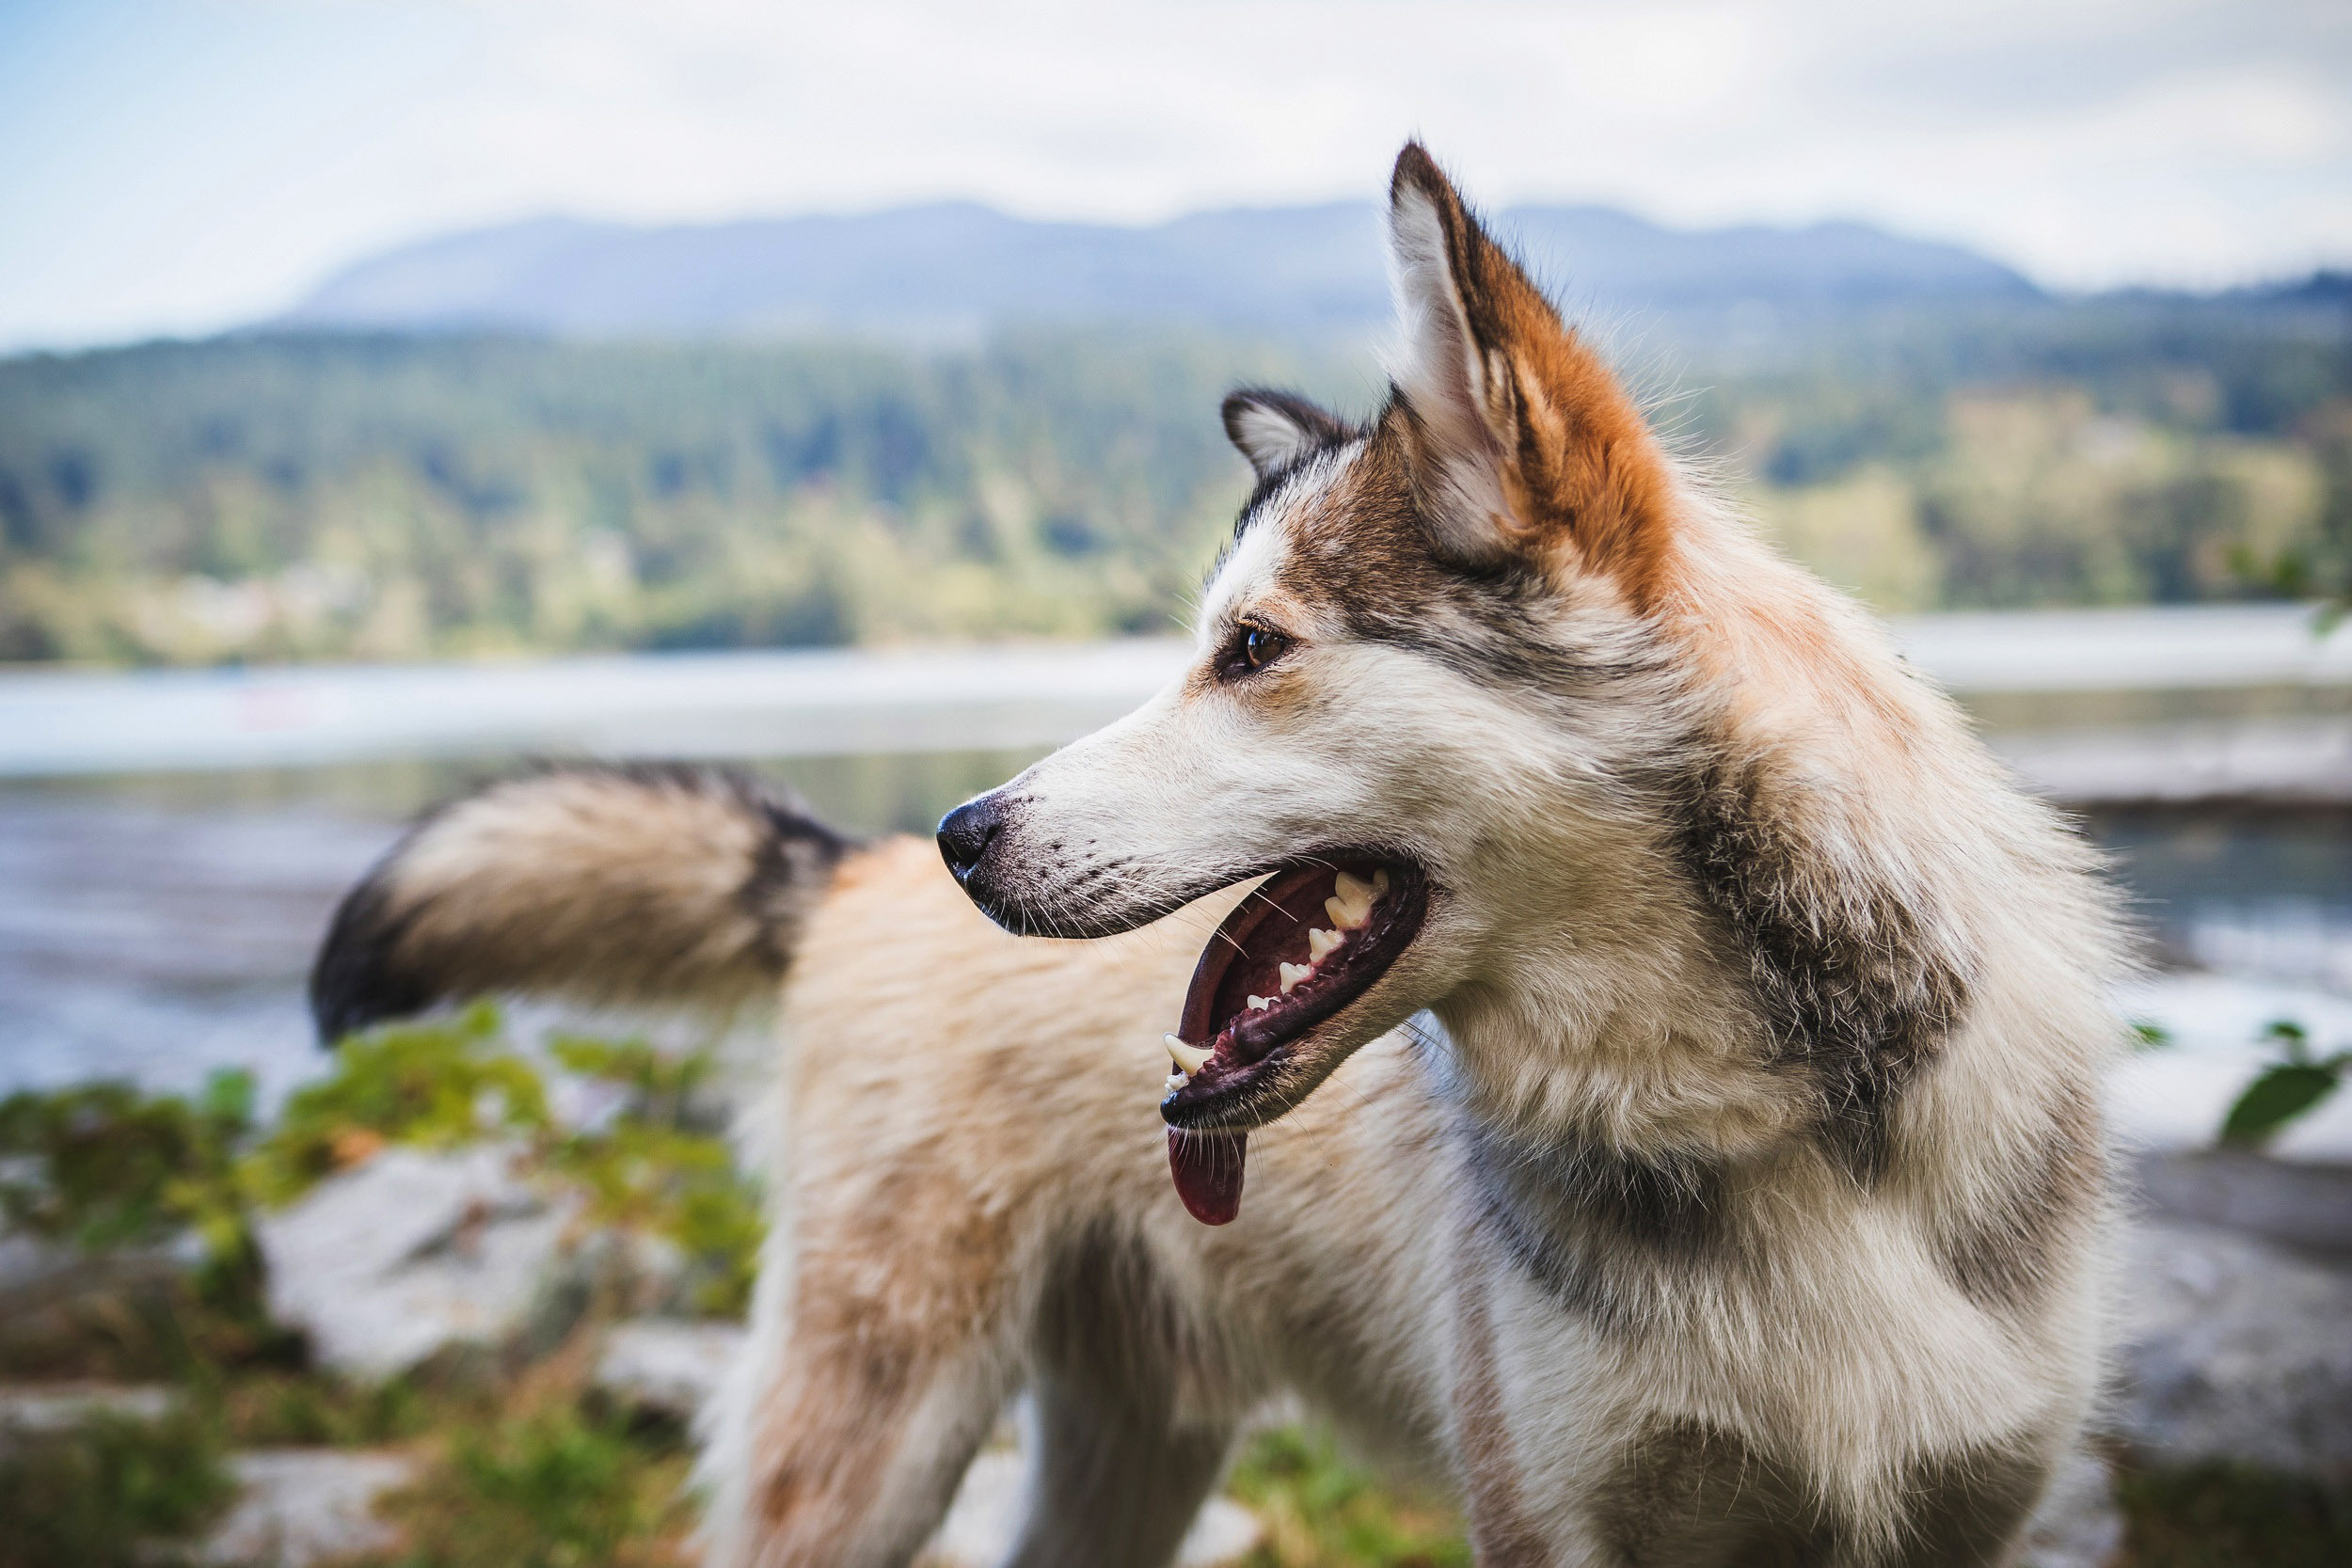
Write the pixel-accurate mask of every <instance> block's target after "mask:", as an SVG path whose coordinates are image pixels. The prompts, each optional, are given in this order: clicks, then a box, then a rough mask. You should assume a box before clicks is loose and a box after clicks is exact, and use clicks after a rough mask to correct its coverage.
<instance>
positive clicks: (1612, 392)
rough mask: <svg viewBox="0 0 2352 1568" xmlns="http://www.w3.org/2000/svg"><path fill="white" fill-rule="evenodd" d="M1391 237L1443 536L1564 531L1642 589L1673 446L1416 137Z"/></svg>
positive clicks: (1423, 472) (1429, 489) (1419, 469)
mask: <svg viewBox="0 0 2352 1568" xmlns="http://www.w3.org/2000/svg"><path fill="white" fill-rule="evenodd" d="M1389 252H1390V261H1391V279H1392V282H1393V285H1394V289H1395V293H1396V305H1397V314H1398V317H1399V325H1400V327H1401V331H1402V336H1403V340H1404V341H1403V345H1402V348H1401V351H1400V358H1399V360H1398V362H1397V363H1396V364H1395V365H1393V366H1392V367H1391V373H1392V374H1393V375H1394V377H1395V380H1396V385H1397V389H1398V391H1399V392H1400V393H1402V394H1403V402H1404V404H1405V407H1406V409H1407V410H1408V411H1409V414H1410V419H1409V420H1408V428H1409V431H1410V434H1411V437H1412V440H1413V444H1414V452H1413V456H1414V467H1415V484H1416V487H1417V488H1418V489H1419V490H1420V492H1421V498H1420V499H1421V503H1422V515H1424V516H1426V517H1427V518H1428V519H1429V521H1430V523H1431V524H1432V526H1433V527H1435V528H1436V529H1437V531H1438V536H1439V544H1440V545H1441V546H1443V547H1445V548H1447V549H1449V550H1450V551H1452V552H1454V553H1455V554H1457V555H1459V556H1461V557H1463V558H1465V559H1467V560H1470V561H1486V562H1493V561H1500V560H1502V559H1504V558H1506V557H1508V556H1511V555H1514V554H1518V555H1527V554H1531V553H1536V552H1541V551H1548V550H1549V549H1552V548H1553V547H1555V546H1558V545H1559V544H1561V543H1562V542H1563V541H1565V543H1567V544H1568V545H1569V546H1572V547H1573V549H1574V551H1575V552H1576V554H1577V555H1578V556H1579V557H1581V561H1582V562H1583V563H1584V564H1585V565H1587V566H1589V567H1591V568H1594V569H1597V570H1602V571H1608V572H1613V573H1615V574H1617V575H1618V577H1619V578H1620V579H1621V580H1622V581H1623V582H1624V584H1625V586H1626V587H1627V588H1628V590H1629V592H1630V593H1631V594H1633V596H1634V598H1635V600H1636V602H1637V603H1643V604H1646V601H1647V600H1648V598H1649V597H1650V595H1651V594H1652V593H1653V592H1654V591H1655V590H1656V589H1657V588H1658V586H1659V578H1660V574H1661V571H1662V559H1663V556H1664V553H1665V548H1666V531H1667V528H1668V525H1669V518H1670V516H1671V513H1672V502H1673V488H1674V486H1673V478H1672V474H1671V471H1670V470H1669V468H1668V467H1667V464H1666V461H1665V457H1664V454H1663V453H1662V452H1661V450H1660V448H1659V446H1658V442H1657V439H1656V437H1655V436H1652V435H1651V433H1650V430H1649V426H1648V424H1647V423H1646V422H1645V420H1643V418H1642V415H1641V411H1640V410H1639V409H1638V408H1636V407H1635V406H1634V404H1633V400H1632V399H1631V398H1629V396H1627V395H1626V392H1625V389H1624V388H1621V387H1619V386H1618V385H1617V381H1616V378H1615V377H1614V376H1613V375H1612V374H1611V373H1610V372H1609V369H1608V367H1607V366H1605V365H1603V364H1602V363H1601V361H1600V358H1599V356H1597V355H1595V354H1594V353H1593V352H1592V350H1591V349H1590V348H1588V347H1587V346H1585V344H1584V343H1583V341H1581V339H1580V338H1579V337H1578V336H1577V334H1576V333H1574V332H1573V331H1571V330H1570V329H1569V328H1568V327H1567V326H1566V325H1564V324H1563V323H1562V322H1561V320H1560V316H1559V313H1558V312H1557V311H1555V310H1554V309H1552V308H1551V304H1550V302H1549V300H1547V299H1545V298H1544V296H1543V293H1542V291H1541V290H1539V289H1537V288H1536V287H1535V285H1534V283H1533V282H1531V281H1529V279H1528V277H1527V275H1526V274H1525V273H1524V272H1522V271H1520V270H1519V268H1518V264H1517V263H1516V262H1514V261H1512V260H1511V258H1510V257H1509V256H1507V255H1505V254H1504V253H1503V250H1502V246H1500V245H1496V244H1495V242H1494V241H1493V240H1491V239H1489V238H1488V237H1487V235H1486V230H1483V229H1481V228H1480V227H1479V225H1478V221H1477V220H1476V219H1475V218H1473V217H1472V216H1471V215H1470V210H1469V209H1468V208H1467V207H1465V206H1464V205H1463V203H1462V198H1461V197H1460V196H1459V195H1458V194H1457V193H1456V192H1455V191H1454V185H1453V183H1452V182H1450V181H1448V180H1447V179H1446V177H1445V175H1444V173H1443V172H1442V171H1441V170H1439V169H1438V165H1437V162H1436V160H1434V159H1432V158H1431V157H1430V156H1429V154H1428V152H1427V151H1426V150H1423V149H1422V146H1421V144H1420V143H1418V142H1407V143H1406V147H1405V150H1404V151H1403V152H1401V153H1399V154H1398V155H1397V160H1396V173H1395V176H1394V178H1393V179H1392V180H1391V182H1390V186H1389Z"/></svg>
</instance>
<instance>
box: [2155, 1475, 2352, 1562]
mask: <svg viewBox="0 0 2352 1568" xmlns="http://www.w3.org/2000/svg"><path fill="white" fill-rule="evenodd" d="M2115 1490H2116V1498H2117V1501H2119V1502H2120V1503H2122V1507H2123V1517H2124V1520H2125V1530H2124V1537H2123V1552H2122V1558H2121V1560H2120V1561H2119V1563H2118V1565H2117V1568H2253V1565H2255V1564H2260V1568H2340V1565H2341V1564H2343V1563H2345V1562H2352V1487H2345V1486H2326V1485H2322V1484H2320V1483H2319V1482H2317V1481H2301V1480H2296V1479H2294V1478H2291V1477H2286V1476H2277V1475H2272V1474H2270V1473H2268V1472H2266V1471H2263V1470H2257V1469H2253V1468H2251V1467H2249V1466H2246V1465H2199V1466H2197V1467H2195V1468H2192V1469H2185V1470H2169V1471H2136V1470H2132V1469H2128V1468H2126V1469H2124V1470H2123V1471H2122V1472H2121V1473H2120V1474H2119V1475H2118V1477H2117V1478H2116V1488H2115Z"/></svg>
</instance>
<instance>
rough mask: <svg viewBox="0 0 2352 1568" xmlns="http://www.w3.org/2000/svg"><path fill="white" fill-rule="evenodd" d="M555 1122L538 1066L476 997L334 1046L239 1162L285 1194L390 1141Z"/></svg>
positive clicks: (453, 1139) (531, 1129) (284, 1197)
mask: <svg viewBox="0 0 2352 1568" xmlns="http://www.w3.org/2000/svg"><path fill="white" fill-rule="evenodd" d="M551 1125H552V1118H551V1117H549V1115H548V1096H547V1085H546V1084H545V1083H544V1082H543V1081H542V1079H541V1077H540V1074H539V1070H538V1069H536V1068H534V1067H533V1066H532V1064H531V1063H530V1062H528V1061H526V1060H524V1059H523V1058H522V1057H521V1056H520V1055H519V1054H517V1053H516V1052H515V1051H514V1050H513V1049H512V1048H511V1047H510V1046H509V1045H508V1044H507V1043H506V1040H505V1037H504V1030H503V1025H502V1024H501V1021H500V1018H499V1011H498V1009H497V1008H496V1007H495V1006H491V1005H489V1004H488V1003H483V1004H480V1005H479V1006H474V1007H470V1008H469V1009H468V1010H467V1011H465V1012H463V1013H461V1014H459V1015H457V1016H456V1017H455V1018H452V1019H434V1020H430V1021H427V1022H421V1023H399V1024H391V1025H388V1026H386V1027H384V1028H380V1029H376V1030H373V1031H372V1032H370V1033H368V1034H364V1035H355V1036H353V1037H350V1038H348V1039H346V1040H344V1041H343V1042H342V1044H341V1045H340V1046H338V1047H337V1048H336V1053H335V1070H334V1071H333V1072H332V1073H330V1074H329V1075H328V1076H326V1077H325V1078H323V1079H320V1080H319V1081H318V1082H316V1083H314V1084H307V1085H303V1086H302V1087H301V1088H298V1089H296V1090H295V1091H294V1093H293V1094H292V1095H290V1096H288V1097H287V1100H286V1104H285V1108H284V1110H283V1111H281V1112H280V1113H279V1115H278V1124H277V1125H276V1126H275V1127H274V1128H272V1129H271V1130H270V1131H269V1132H268V1133H267V1134H266V1135H265V1136H264V1137H263V1138H262V1141H261V1143H260V1146H259V1147H258V1148H256V1149H255V1151H254V1156H253V1158H252V1160H251V1161H250V1162H248V1164H247V1166H246V1177H247V1180H248V1182H249V1184H250V1187H251V1190H252V1192H253V1193H254V1195H255V1196H258V1197H260V1198H261V1199H262V1201H264V1202H269V1203H284V1202H287V1201H290V1200H291V1199H293V1198H294V1197H297V1196H300V1195H301V1194H302V1193H303V1192H304V1191H305V1190H306V1189H308V1188H309V1187H310V1185H311V1184H312V1183H313V1182H316V1181H317V1180H319V1179H320V1178H322V1177H325V1176H327V1175H331V1174H332V1173H333V1172H335V1171H337V1170H339V1169H342V1167H344V1166H346V1165H352V1164H358V1163H359V1162H360V1161H362V1160H364V1159H366V1158H367V1157H368V1156H369V1155H371V1154H373V1153H374V1152H375V1151H376V1150H377V1149H379V1148H383V1147H384V1146H385V1145H386V1144H388V1143H400V1144H417V1145H421V1146H423V1147H425V1148H455V1147H457V1146H459V1145H462V1144H468V1143H472V1142H475V1141H477V1140H479V1139H482V1138H485V1137H490V1136H520V1137H529V1136H536V1135H540V1134H544V1133H545V1132H547V1131H548V1128H549V1127H550V1126H551Z"/></svg>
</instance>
